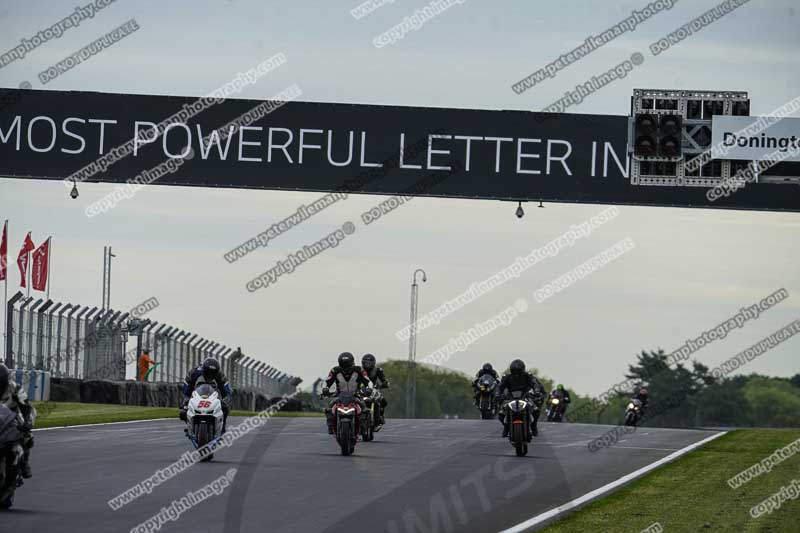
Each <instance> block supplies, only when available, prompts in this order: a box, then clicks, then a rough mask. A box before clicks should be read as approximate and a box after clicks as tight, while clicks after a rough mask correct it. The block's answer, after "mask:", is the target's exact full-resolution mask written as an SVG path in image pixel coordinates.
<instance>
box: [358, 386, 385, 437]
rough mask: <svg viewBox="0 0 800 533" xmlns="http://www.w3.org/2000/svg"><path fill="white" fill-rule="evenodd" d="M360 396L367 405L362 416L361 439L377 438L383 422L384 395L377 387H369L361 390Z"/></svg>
mask: <svg viewBox="0 0 800 533" xmlns="http://www.w3.org/2000/svg"><path fill="white" fill-rule="evenodd" d="M359 396H360V397H361V399H362V400H363V401H364V404H365V405H366V406H367V410H366V412H365V413H364V416H362V423H361V440H363V441H364V442H370V441H372V440H374V439H375V433H376V432H378V431H380V430H381V428H382V427H383V425H382V424H381V398H383V395H382V394H381V392H380V390H378V389H377V388H372V387H367V388H365V389H362V390H361V391H360V392H359Z"/></svg>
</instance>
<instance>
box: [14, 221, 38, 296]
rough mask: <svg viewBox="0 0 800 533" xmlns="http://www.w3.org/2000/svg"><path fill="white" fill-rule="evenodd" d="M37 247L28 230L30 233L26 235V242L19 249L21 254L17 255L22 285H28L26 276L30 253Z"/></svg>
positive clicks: (20, 284)
mask: <svg viewBox="0 0 800 533" xmlns="http://www.w3.org/2000/svg"><path fill="white" fill-rule="evenodd" d="M34 248H36V245H35V244H33V240H31V232H28V235H26V236H25V242H23V243H22V248H20V250H19V255H18V256H17V265H19V274H20V276H21V278H22V279H21V280H20V282H19V286H20V287H23V288H24V287H27V285H26V284H25V282H26V278H27V277H28V254H29V253H30V252H31V250H33V249H34Z"/></svg>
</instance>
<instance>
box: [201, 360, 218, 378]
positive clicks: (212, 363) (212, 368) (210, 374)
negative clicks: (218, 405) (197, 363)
mask: <svg viewBox="0 0 800 533" xmlns="http://www.w3.org/2000/svg"><path fill="white" fill-rule="evenodd" d="M218 375H219V361H217V360H216V359H214V358H213V357H209V358H207V359H205V360H204V361H203V378H205V380H206V381H209V380H211V379H214V378H215V377H217V376H218Z"/></svg>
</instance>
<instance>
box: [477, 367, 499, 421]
mask: <svg viewBox="0 0 800 533" xmlns="http://www.w3.org/2000/svg"><path fill="white" fill-rule="evenodd" d="M496 388H497V380H496V379H494V376H492V375H491V374H484V375H482V376H481V377H480V378H479V379H478V397H479V402H478V408H479V409H480V410H481V419H482V420H490V419H492V418H494V417H495V416H496V415H497V403H496V402H495V398H494V396H495V389H496Z"/></svg>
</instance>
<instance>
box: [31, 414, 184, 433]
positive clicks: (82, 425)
mask: <svg viewBox="0 0 800 533" xmlns="http://www.w3.org/2000/svg"><path fill="white" fill-rule="evenodd" d="M160 420H174V418H172V417H170V418H148V419H145V420H126V421H125V422H101V423H99V424H79V425H76V426H56V427H52V428H39V429H34V430H33V431H50V430H52V429H72V428H92V427H97V426H113V425H115V424H138V423H139V422H158V421H160Z"/></svg>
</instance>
